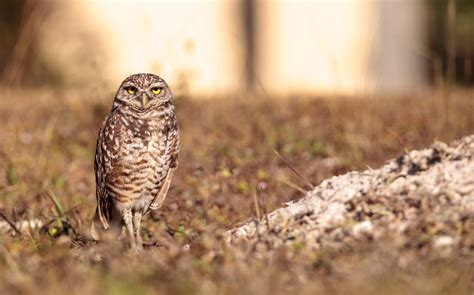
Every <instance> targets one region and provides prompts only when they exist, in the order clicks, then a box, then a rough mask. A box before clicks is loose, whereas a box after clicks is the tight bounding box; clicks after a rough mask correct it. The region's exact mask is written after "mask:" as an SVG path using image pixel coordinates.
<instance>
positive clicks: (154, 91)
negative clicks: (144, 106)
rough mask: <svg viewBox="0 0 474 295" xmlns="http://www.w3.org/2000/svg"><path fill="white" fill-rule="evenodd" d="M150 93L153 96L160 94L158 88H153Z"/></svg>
mask: <svg viewBox="0 0 474 295" xmlns="http://www.w3.org/2000/svg"><path fill="white" fill-rule="evenodd" d="M151 92H153V94H154V95H158V94H160V93H161V88H160V87H153V88H152V89H151Z"/></svg>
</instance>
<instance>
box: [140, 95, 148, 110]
mask: <svg viewBox="0 0 474 295" xmlns="http://www.w3.org/2000/svg"><path fill="white" fill-rule="evenodd" d="M148 101H149V99H148V95H147V94H146V93H142V106H143V108H145V107H146V105H147V104H148Z"/></svg>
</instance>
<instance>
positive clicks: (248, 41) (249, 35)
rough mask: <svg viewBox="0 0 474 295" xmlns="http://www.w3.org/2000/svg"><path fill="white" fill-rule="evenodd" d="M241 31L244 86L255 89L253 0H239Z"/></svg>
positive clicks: (254, 13) (254, 5)
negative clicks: (243, 50)
mask: <svg viewBox="0 0 474 295" xmlns="http://www.w3.org/2000/svg"><path fill="white" fill-rule="evenodd" d="M241 1H242V2H241V7H242V8H241V11H242V15H241V17H242V32H243V37H244V42H245V43H244V48H245V57H244V58H245V68H244V73H245V84H246V85H245V87H246V89H247V91H253V90H255V75H256V73H255V52H256V48H255V47H256V36H255V35H256V34H255V33H256V32H255V29H256V26H255V15H256V11H255V9H256V4H255V1H254V0H241Z"/></svg>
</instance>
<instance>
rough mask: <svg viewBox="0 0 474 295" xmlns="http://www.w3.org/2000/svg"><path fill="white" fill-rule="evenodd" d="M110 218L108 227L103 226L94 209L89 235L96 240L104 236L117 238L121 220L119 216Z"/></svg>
mask: <svg viewBox="0 0 474 295" xmlns="http://www.w3.org/2000/svg"><path fill="white" fill-rule="evenodd" d="M115 217H117V216H113V218H111V220H110V222H109V224H110V226H109V227H108V228H105V227H104V226H103V224H102V222H101V220H100V217H99V213H98V211H97V210H96V212H95V215H94V219H93V220H92V223H91V237H92V239H94V240H96V241H100V240H102V239H104V238H113V239H117V238H118V237H119V236H120V234H121V231H122V221H121V219H120V218H115Z"/></svg>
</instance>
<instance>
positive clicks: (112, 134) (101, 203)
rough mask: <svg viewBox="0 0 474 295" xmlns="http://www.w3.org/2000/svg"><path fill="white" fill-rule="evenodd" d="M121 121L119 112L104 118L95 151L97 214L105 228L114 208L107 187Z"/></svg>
mask: <svg viewBox="0 0 474 295" xmlns="http://www.w3.org/2000/svg"><path fill="white" fill-rule="evenodd" d="M119 123H120V119H119V117H118V116H117V114H114V113H112V114H110V116H109V117H107V118H106V119H105V120H104V123H103V125H102V128H101V129H100V131H99V135H98V137H97V145H96V152H95V162H94V170H95V180H96V199H97V211H96V215H97V216H98V217H99V219H100V221H101V223H102V225H103V227H104V228H105V229H108V228H109V227H110V225H109V222H110V220H111V217H112V216H111V215H112V210H113V202H112V196H111V195H110V194H109V192H108V189H107V181H108V177H107V176H108V175H109V174H110V173H111V172H112V169H113V165H114V158H116V154H117V153H118V135H119V130H120V128H119V127H120V126H119Z"/></svg>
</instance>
